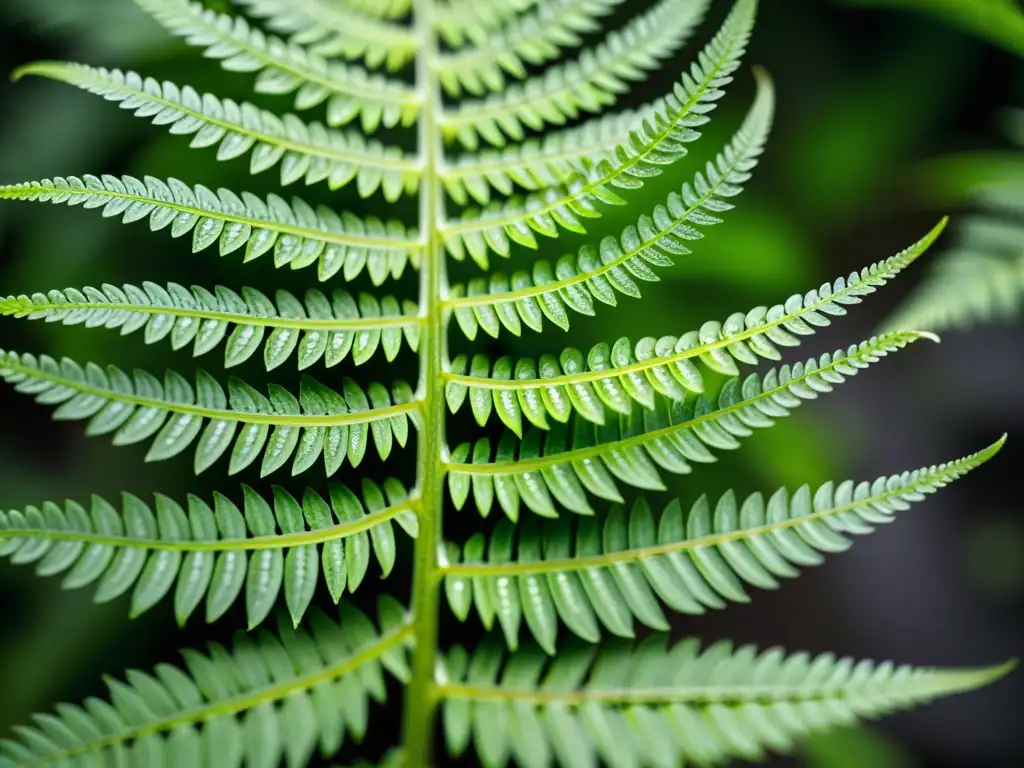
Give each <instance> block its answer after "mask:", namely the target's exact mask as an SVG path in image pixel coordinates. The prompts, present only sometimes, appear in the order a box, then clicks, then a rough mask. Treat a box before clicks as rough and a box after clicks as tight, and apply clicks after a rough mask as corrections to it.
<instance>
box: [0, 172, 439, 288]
mask: <svg viewBox="0 0 1024 768" xmlns="http://www.w3.org/2000/svg"><path fill="white" fill-rule="evenodd" d="M0 200H28V201H34V202H48V203H54V204H64V205H81V206H83V207H84V208H98V209H101V213H102V215H103V216H104V217H106V218H111V217H114V216H119V217H121V220H122V221H123V222H124V223H130V222H134V221H139V220H141V219H148V220H149V228H150V229H151V230H152V231H154V232H156V231H159V230H161V229H166V228H170V233H171V236H172V237H182V236H183V235H187V234H188V233H189V232H191V233H192V251H193V253H197V252H199V251H201V250H204V249H205V248H209V247H210V246H212V245H214V244H217V246H218V249H219V251H220V254H221V255H222V256H223V255H226V254H229V253H232V252H233V251H236V250H238V249H240V248H242V247H243V246H244V247H245V261H251V260H252V259H255V258H258V257H260V256H262V255H263V254H265V253H268V252H270V251H271V250H273V252H274V264H275V265H276V266H278V267H281V266H285V265H288V266H290V267H291V268H292V269H299V268H301V267H306V266H309V265H311V264H317V265H318V271H317V274H318V276H319V278H320V280H328V279H329V278H331V277H333V276H334V275H336V274H338V273H339V272H340V273H341V274H342V276H343V277H344V278H345V279H346V280H352V279H354V278H355V277H357V276H358V275H359V274H360V273H361V272H362V271H363V269H364V268H365V269H366V271H367V272H368V273H369V275H370V278H371V280H372V281H373V283H374V285H380V284H381V283H383V282H384V281H385V280H386V279H387V278H388V275H389V274H390V275H391V276H393V277H395V278H397V277H399V276H401V274H402V272H403V271H404V270H405V267H406V265H407V264H408V263H409V262H410V261H411V262H412V263H413V265H414V266H417V265H418V264H419V255H420V250H421V245H420V243H419V241H418V239H417V237H416V234H415V232H412V231H409V230H407V229H406V228H405V226H403V225H402V224H401V223H399V222H398V221H395V220H390V221H387V222H384V221H381V220H380V219H376V218H370V219H360V218H358V217H356V216H354V215H352V214H350V213H344V214H338V213H335V212H334V211H332V210H331V209H329V208H327V207H326V206H319V207H318V208H313V207H312V206H310V205H309V204H308V203H305V202H303V201H302V200H300V199H298V198H293V199H292V201H291V202H290V203H289V202H287V201H285V200H284V199H283V198H282V197H280V196H278V195H274V194H271V195H268V196H267V199H266V201H264V200H262V199H260V198H258V197H256V196H255V195H252V194H250V193H248V192H243V193H241V195H238V194H236V193H234V192H232V191H231V190H228V189H219V190H217V191H216V192H214V191H212V190H210V189H208V188H206V187H204V186H203V185H201V184H197V185H196V186H195V187H190V186H188V185H187V184H185V183H184V182H181V181H178V180H177V179H173V178H172V179H168V180H167V181H166V182H165V181H162V180H160V179H157V178H154V177H152V176H147V177H145V179H144V180H139V179H136V178H134V177H132V176H123V177H121V178H118V177H117V176H110V175H107V174H104V175H103V176H92V175H86V176H83V177H81V178H79V177H77V176H69V177H67V178H62V177H56V178H54V179H43V180H42V181H30V182H25V183H22V184H13V185H8V186H0Z"/></svg>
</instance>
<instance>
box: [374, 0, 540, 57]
mask: <svg viewBox="0 0 1024 768" xmlns="http://www.w3.org/2000/svg"><path fill="white" fill-rule="evenodd" d="M363 1H364V2H365V1H366V0H363ZM371 1H372V0H371ZM538 2H540V0H441V1H440V2H438V3H437V4H436V5H435V7H434V26H435V27H436V29H437V32H438V34H439V35H440V36H441V37H442V38H443V39H444V40H445V42H447V43H448V44H449V45H450V46H452V47H453V48H459V47H461V46H463V45H465V44H466V43H467V41H476V42H477V43H480V42H483V41H484V40H486V39H487V38H488V37H489V36H490V35H491V34H492V33H493V32H494V30H498V29H500V28H501V27H503V26H505V25H506V24H509V23H511V22H512V21H513V20H514V19H515V18H516V16H517V15H518V14H520V13H524V12H526V11H529V10H530V9H531V8H533V7H534V6H535V5H537V4H538Z"/></svg>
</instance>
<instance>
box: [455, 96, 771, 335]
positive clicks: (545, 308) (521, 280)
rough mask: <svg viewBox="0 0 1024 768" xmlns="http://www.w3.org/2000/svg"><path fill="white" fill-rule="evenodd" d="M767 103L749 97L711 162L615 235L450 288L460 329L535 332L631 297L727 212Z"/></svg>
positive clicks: (745, 177) (482, 252) (756, 151)
mask: <svg viewBox="0 0 1024 768" xmlns="http://www.w3.org/2000/svg"><path fill="white" fill-rule="evenodd" d="M762 93H764V91H762ZM766 98H767V97H766ZM768 106H770V102H767V101H765V100H755V103H754V105H753V106H752V108H751V110H750V111H749V112H748V114H747V118H746V119H745V120H744V121H743V124H742V125H741V126H740V128H739V129H738V130H737V131H736V133H735V134H734V135H733V137H732V139H731V140H730V141H729V143H728V144H727V145H726V146H725V147H724V149H723V150H722V151H721V152H719V153H718V155H717V156H716V157H715V159H714V161H713V162H711V163H709V164H708V166H707V167H706V169H705V170H704V171H698V172H697V173H696V175H695V176H694V178H693V182H692V183H689V182H687V183H684V184H683V186H682V189H681V190H680V192H679V193H676V192H673V193H671V194H670V195H669V196H668V199H667V200H666V202H665V204H664V205H658V206H657V207H655V208H654V210H653V211H652V213H651V215H650V216H647V215H643V216H640V218H639V219H638V220H637V223H636V225H631V226H629V227H626V229H625V230H624V231H623V232H622V234H621V235H620V236H619V237H618V238H615V237H606V238H604V239H603V240H602V241H601V242H600V243H599V245H598V246H597V247H594V246H592V245H585V246H583V247H582V248H580V250H579V252H578V254H577V255H576V256H575V257H573V256H572V255H571V254H566V255H565V256H563V257H562V258H560V259H559V260H558V261H557V262H556V264H555V265H554V267H553V268H552V266H551V264H550V262H548V261H546V260H541V261H538V262H536V263H535V264H534V266H533V269H532V271H531V272H525V271H519V272H515V273H513V275H512V277H511V279H510V278H508V277H507V276H505V275H504V274H502V273H500V272H496V273H493V274H492V275H490V277H488V278H484V277H480V278H475V279H473V280H470V281H469V283H467V284H466V285H454V286H452V289H451V298H450V299H449V300H448V301H449V304H450V305H451V307H452V309H453V310H454V313H455V318H456V320H457V321H458V323H459V327H460V328H461V329H462V331H463V333H465V334H466V336H467V337H468V338H470V339H473V338H475V337H476V332H477V329H478V328H483V329H484V331H485V332H486V333H487V334H489V335H491V336H494V337H497V336H498V334H499V333H500V330H501V328H502V327H505V328H506V329H507V330H509V331H510V332H511V333H513V334H515V335H519V333H520V332H521V329H522V325H523V324H525V325H527V326H528V327H530V328H532V329H533V330H535V331H538V332H539V331H541V330H542V329H543V323H544V319H545V318H547V319H548V320H549V321H551V322H552V323H554V324H555V325H558V326H559V327H561V328H564V329H568V327H569V314H568V312H567V311H566V310H567V309H572V310H573V311H575V312H578V313H580V314H583V315H593V314H594V299H597V300H598V301H599V302H601V303H603V304H609V305H611V306H615V305H616V303H617V298H616V294H618V293H622V294H625V295H626V296H630V297H633V298H639V296H640V289H639V287H638V286H637V282H636V281H638V280H639V281H643V282H655V281H657V280H658V275H657V273H656V272H654V270H653V269H652V268H651V267H668V266H672V264H673V263H674V262H673V260H672V257H675V256H685V255H687V254H689V253H690V249H689V248H688V247H687V245H686V243H687V242H689V241H693V240H699V239H701V238H702V237H704V233H703V231H702V228H706V227H710V226H714V225H715V224H719V223H721V221H722V219H721V218H720V217H721V214H723V213H725V212H727V211H730V210H732V208H733V207H734V205H733V203H732V202H730V200H731V199H732V198H734V197H736V196H738V195H739V194H740V193H741V192H742V191H743V185H744V184H746V183H747V182H748V181H749V180H750V178H751V176H752V175H753V170H754V168H755V167H756V166H757V162H758V159H759V158H760V156H761V154H762V152H763V151H764V145H765V142H766V141H767V139H768V132H769V130H770V128H771V121H770V117H771V111H770V110H768V109H766V107H768ZM555 234H557V230H555ZM531 237H532V234H531ZM455 242H458V241H455ZM533 242H534V243H536V241H535V240H534V241H533ZM466 244H467V245H468V246H470V248H471V250H470V255H471V256H472V257H473V258H474V259H476V260H477V261H478V262H484V261H485V260H486V258H487V249H488V244H484V243H483V242H482V241H478V240H476V239H475V238H474V239H470V240H467V241H466ZM490 245H491V247H493V244H490Z"/></svg>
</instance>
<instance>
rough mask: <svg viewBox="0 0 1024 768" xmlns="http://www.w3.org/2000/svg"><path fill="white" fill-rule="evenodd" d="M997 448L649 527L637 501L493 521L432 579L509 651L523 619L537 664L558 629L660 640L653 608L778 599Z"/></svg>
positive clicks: (457, 609) (679, 509)
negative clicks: (497, 629) (782, 589)
mask: <svg viewBox="0 0 1024 768" xmlns="http://www.w3.org/2000/svg"><path fill="white" fill-rule="evenodd" d="M1005 441H1006V437H1005V436H1004V437H1003V438H1002V439H1000V440H999V441H998V442H996V443H995V444H993V445H991V446H989V447H988V448H985V449H984V450H982V451H979V452H977V453H974V454H971V455H970V456H967V457H965V458H962V459H958V460H956V461H952V462H948V463H945V464H939V465H933V466H930V467H922V468H921V469H918V470H914V471H907V472H903V473H902V474H896V475H891V476H883V477H879V478H878V479H877V480H875V481H873V482H861V483H854V482H853V481H851V480H847V481H845V482H842V483H839V484H833V483H831V482H829V483H825V484H824V485H821V486H819V487H818V488H816V489H814V490H812V489H811V488H809V487H808V486H806V485H805V486H802V487H801V488H799V489H798V490H797V491H796V492H795V493H792V494H790V493H789V492H788V491H787V490H786V489H785V488H782V489H779V490H778V491H777V492H776V493H774V494H773V495H772V496H771V497H770V498H769V499H768V500H767V502H766V501H765V499H764V497H763V496H762V495H761V494H759V493H756V494H752V495H751V496H748V497H747V498H746V499H744V500H738V499H737V498H736V495H735V494H734V493H733V492H732V491H729V492H728V493H726V494H724V495H723V496H722V497H721V498H720V499H719V500H718V502H717V504H714V505H712V504H711V503H710V502H709V500H708V499H707V497H705V496H702V497H701V498H700V499H699V500H698V501H697V502H696V503H694V504H693V506H692V507H691V508H690V510H689V512H684V509H683V506H682V505H681V503H680V501H678V500H675V501H673V502H671V503H670V504H669V505H668V506H667V507H666V508H665V510H664V511H663V512H662V513H661V514H660V515H659V516H658V517H657V518H656V517H655V516H654V515H653V514H652V512H651V509H650V507H649V506H648V504H647V501H646V500H645V499H643V498H641V499H640V500H639V501H637V502H636V503H635V504H634V505H633V508H632V510H631V511H629V512H628V513H627V511H626V509H625V507H623V506H618V505H617V506H614V507H612V509H611V510H610V511H609V512H608V513H607V514H606V515H603V516H601V517H599V518H593V517H581V518H578V519H577V520H578V521H577V522H576V524H575V526H574V525H573V523H572V522H571V521H570V520H569V519H567V518H559V519H557V520H550V521H545V523H544V526H543V528H541V527H540V526H537V525H526V526H523V525H522V524H520V526H519V527H518V528H517V527H515V526H513V525H512V524H511V523H509V522H507V521H502V522H500V523H498V525H497V527H496V528H495V529H494V531H493V533H492V534H491V535H490V537H489V538H486V537H484V536H483V535H482V534H477V535H475V536H473V537H472V538H471V539H470V540H469V541H467V542H466V544H465V545H464V546H463V547H461V548H460V547H458V546H456V545H453V544H449V545H448V548H447V555H448V562H445V563H443V564H442V567H441V570H442V571H443V572H444V573H445V575H446V576H445V578H446V584H445V586H446V593H447V595H448V600H449V605H450V606H451V609H452V611H453V612H454V613H455V615H456V616H457V617H458V618H459V619H460V620H462V621H465V619H466V618H467V617H468V615H469V611H470V608H471V607H472V606H473V605H475V606H476V608H477V613H478V614H479V615H480V617H481V619H483V621H484V624H485V626H486V627H487V628H488V629H489V628H490V627H491V626H492V623H493V621H494V619H495V617H497V618H498V619H499V623H500V624H501V628H502V630H503V632H504V633H505V637H506V641H507V643H508V644H509V646H510V647H512V648H515V647H516V645H517V643H518V637H519V629H520V623H521V620H522V618H525V619H526V625H527V627H528V629H529V630H530V632H531V633H532V634H533V636H534V638H535V639H536V640H537V642H538V643H539V644H540V646H541V647H542V648H544V650H545V651H547V652H548V653H554V652H555V644H556V639H557V632H558V622H557V619H559V618H560V619H561V621H562V622H563V623H564V624H565V625H566V626H567V627H568V628H569V629H570V630H571V631H572V632H573V633H574V634H576V635H578V636H579V637H581V638H583V639H584V640H587V641H588V642H598V641H599V639H600V635H601V629H600V627H601V625H603V626H604V627H605V628H606V629H607V630H608V631H609V632H611V633H613V634H616V635H620V636H626V637H631V636H632V635H633V624H634V620H635V621H638V622H640V623H642V624H645V625H647V626H649V627H651V628H654V629H661V630H667V629H668V628H669V625H668V622H667V620H666V618H665V614H664V612H663V611H662V609H661V608H660V607H659V604H658V603H659V599H660V601H661V602H663V603H665V604H666V605H667V606H669V607H670V608H671V609H673V610H675V611H678V612H681V613H687V614H701V613H704V612H705V611H707V610H708V609H722V608H725V607H726V606H727V604H728V602H727V601H732V602H749V600H750V597H749V595H748V594H747V591H746V586H747V585H751V586H754V587H757V588H759V589H776V588H778V587H779V585H780V579H787V578H794V577H796V576H798V575H799V573H800V568H803V567H810V566H815V565H819V564H821V563H822V562H824V559H825V556H826V555H828V554H830V553H836V552H841V551H844V550H845V549H847V548H848V547H849V546H851V545H852V544H853V542H852V540H851V539H850V537H851V536H859V535H865V534H868V533H872V532H873V531H874V530H875V527H876V526H878V525H881V524H884V523H888V522H891V521H892V520H893V519H894V516H895V515H896V514H897V513H898V512H901V511H904V510H906V509H908V508H909V507H910V505H911V503H912V502H917V501H923V500H924V499H925V497H926V496H927V495H928V494H932V493H935V492H937V491H938V490H939V489H941V488H943V487H945V486H946V485H948V484H949V483H951V482H953V481H954V480H957V479H958V478H960V477H963V476H964V475H966V474H967V473H968V472H970V471H971V470H973V469H975V468H977V467H979V466H981V465H982V464H984V463H985V462H986V461H988V460H989V459H991V458H992V457H993V456H995V454H996V453H998V452H999V450H1000V448H1002V446H1003V443H1004V442H1005ZM573 528H575V531H574V530H573ZM485 553H486V554H485Z"/></svg>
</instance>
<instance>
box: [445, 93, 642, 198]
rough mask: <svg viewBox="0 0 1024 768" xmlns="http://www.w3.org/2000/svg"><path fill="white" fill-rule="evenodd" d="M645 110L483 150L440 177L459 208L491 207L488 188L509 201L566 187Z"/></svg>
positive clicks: (448, 167)
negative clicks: (518, 190)
mask: <svg viewBox="0 0 1024 768" xmlns="http://www.w3.org/2000/svg"><path fill="white" fill-rule="evenodd" d="M648 109H649V107H641V108H640V109H636V110H629V111H626V112H617V113H613V114H608V115H602V116H599V117H593V118H591V119H589V120H587V121H586V122H584V123H582V124H580V125H578V126H574V127H572V128H565V129H563V130H560V131H553V132H550V133H546V134H545V135H544V136H543V137H541V138H539V139H527V140H526V141H524V142H523V143H521V144H514V145H511V146H508V147H504V148H503V149H500V150H499V149H485V150H482V151H480V152H477V153H472V154H467V155H465V156H462V157H459V158H457V159H455V160H454V161H449V162H450V164H443V165H441V167H440V169H439V170H438V175H439V176H440V177H441V180H442V181H443V182H444V186H445V190H447V192H448V194H449V195H450V196H451V198H452V199H453V200H454V201H455V202H456V203H458V204H459V205H466V204H467V203H469V200H470V198H472V199H473V200H474V201H476V202H477V203H479V204H480V205H487V204H488V203H490V202H491V190H492V188H493V189H494V190H496V191H497V192H499V193H501V194H503V195H506V196H510V195H512V194H513V192H514V191H515V187H516V186H517V185H518V186H519V187H521V188H523V189H525V190H527V191H537V190H539V189H545V188H548V187H554V186H557V185H559V184H563V183H565V182H567V181H568V180H569V179H570V177H571V176H572V175H573V174H574V173H576V172H577V170H578V168H579V167H580V166H581V165H582V164H586V163H596V162H597V161H598V160H600V159H601V158H602V157H604V156H605V155H607V154H608V152H610V151H611V150H612V149H614V148H615V146H616V145H617V144H619V143H620V142H621V141H622V140H623V139H624V138H625V137H626V136H628V135H629V129H630V128H631V127H632V126H633V124H634V123H635V122H636V121H637V116H638V115H641V114H644V112H645V111H646V110H648Z"/></svg>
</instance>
